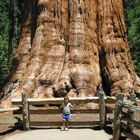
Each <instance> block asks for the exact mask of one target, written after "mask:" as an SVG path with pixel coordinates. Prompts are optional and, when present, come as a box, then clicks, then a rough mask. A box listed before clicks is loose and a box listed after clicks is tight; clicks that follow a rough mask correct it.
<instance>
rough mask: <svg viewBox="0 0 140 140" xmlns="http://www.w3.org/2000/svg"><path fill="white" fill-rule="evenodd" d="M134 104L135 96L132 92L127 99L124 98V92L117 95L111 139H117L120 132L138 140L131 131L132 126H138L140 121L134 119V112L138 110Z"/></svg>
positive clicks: (139, 139)
mask: <svg viewBox="0 0 140 140" xmlns="http://www.w3.org/2000/svg"><path fill="white" fill-rule="evenodd" d="M135 104H136V96H135V95H134V94H133V95H131V97H130V100H129V101H126V100H124V94H118V95H117V99H116V104H115V111H114V118H113V140H119V139H120V135H121V133H123V134H125V135H126V136H127V137H129V138H130V139H131V140H140V137H139V136H137V135H136V134H134V133H133V128H134V127H137V128H140V122H139V121H135V120H134V112H137V111H140V108H138V107H137V106H136V105H135ZM123 109H125V112H124V110H123ZM126 109H127V112H126ZM124 121H125V122H124Z"/></svg>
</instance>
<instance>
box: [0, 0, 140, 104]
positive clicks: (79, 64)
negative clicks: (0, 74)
mask: <svg viewBox="0 0 140 140" xmlns="http://www.w3.org/2000/svg"><path fill="white" fill-rule="evenodd" d="M24 5H25V8H24V17H25V18H24V21H23V22H22V33H21V39H20V43H19V47H18V49H17V53H16V54H15V57H14V59H13V62H14V63H13V72H12V73H11V75H10V77H11V78H10V79H9V82H8V83H7V84H6V85H5V87H4V88H3V92H2V93H1V97H2V98H3V99H4V100H5V101H3V102H2V104H3V106H4V104H8V103H7V102H10V100H11V99H12V98H15V97H21V94H22V93H23V92H28V93H29V96H30V97H34V98H44V97H50V98H51V97H63V96H66V95H68V96H70V97H84V96H95V94H96V93H97V90H98V88H99V87H101V85H102V87H103V89H104V90H105V92H107V94H111V95H115V94H117V93H119V92H123V93H124V94H126V95H129V94H130V93H132V92H133V91H135V92H139V91H140V88H139V87H140V85H139V84H138V83H140V82H139V78H138V77H137V75H136V74H135V71H134V68H133V64H132V60H131V56H130V50H129V47H128V42H127V37H126V29H125V23H124V13H123V4H122V0H108V1H105V0H35V1H34V2H33V1H31V0H29V1H27V0H26V1H25V3H24Z"/></svg>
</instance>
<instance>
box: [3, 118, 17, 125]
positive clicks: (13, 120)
mask: <svg viewBox="0 0 140 140" xmlns="http://www.w3.org/2000/svg"><path fill="white" fill-rule="evenodd" d="M17 121H18V120H17V119H15V118H13V117H5V118H4V117H0V124H14V123H16V122H17Z"/></svg>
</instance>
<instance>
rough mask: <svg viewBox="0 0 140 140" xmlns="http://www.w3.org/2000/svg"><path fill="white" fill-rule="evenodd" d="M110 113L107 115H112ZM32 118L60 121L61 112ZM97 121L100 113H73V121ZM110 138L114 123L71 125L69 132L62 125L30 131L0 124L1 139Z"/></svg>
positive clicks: (74, 139) (99, 139)
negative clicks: (61, 127)
mask: <svg viewBox="0 0 140 140" xmlns="http://www.w3.org/2000/svg"><path fill="white" fill-rule="evenodd" d="M12 115H13V114H12V113H2V114H0V118H2V117H4V118H10V117H11V116H12ZM111 116H112V114H109V115H108V116H107V117H111ZM14 117H15V116H14ZM16 117H17V118H18V119H22V117H21V116H20V115H17V116H16ZM31 120H32V121H35V120H37V121H38V120H39V121H54V120H55V121H59V122H61V114H51V115H48V114H47V115H44V114H43V115H32V116H31ZM83 120H84V121H95V120H99V115H98V114H73V116H72V119H71V121H83ZM136 120H140V112H139V113H138V114H137V115H136ZM134 132H135V133H136V134H137V135H140V129H135V130H134ZM79 137H80V139H81V140H92V139H98V140H110V139H111V138H112V125H108V126H107V127H106V129H105V130H101V129H100V127H99V126H95V127H92V128H73V127H71V128H70V130H69V131H68V132H66V131H60V126H58V127H57V129H56V128H55V129H54V128H53V127H49V128H48V127H44V126H41V127H40V126H39V127H31V130H30V131H28V132H27V131H26V132H25V131H23V130H22V129H21V128H20V127H19V126H17V125H15V124H14V123H13V124H0V140H16V139H19V140H29V139H34V140H38V139H42V140H43V138H44V139H46V138H47V139H48V140H56V139H57V140H59V139H58V138H60V139H61V140H64V139H67V140H69V139H70V140H71V139H73V140H77V139H79ZM121 139H122V140H128V139H127V138H126V137H124V136H122V137H121Z"/></svg>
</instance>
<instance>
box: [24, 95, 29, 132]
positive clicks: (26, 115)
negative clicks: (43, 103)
mask: <svg viewBox="0 0 140 140" xmlns="http://www.w3.org/2000/svg"><path fill="white" fill-rule="evenodd" d="M22 107H23V112H22V113H23V130H25V131H26V130H27V131H28V130H29V129H30V119H29V104H28V101H27V94H26V93H23V94H22Z"/></svg>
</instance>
